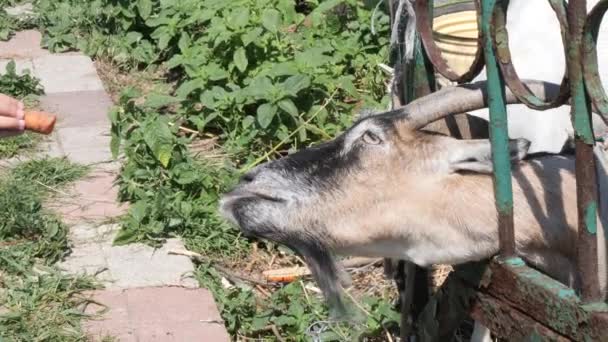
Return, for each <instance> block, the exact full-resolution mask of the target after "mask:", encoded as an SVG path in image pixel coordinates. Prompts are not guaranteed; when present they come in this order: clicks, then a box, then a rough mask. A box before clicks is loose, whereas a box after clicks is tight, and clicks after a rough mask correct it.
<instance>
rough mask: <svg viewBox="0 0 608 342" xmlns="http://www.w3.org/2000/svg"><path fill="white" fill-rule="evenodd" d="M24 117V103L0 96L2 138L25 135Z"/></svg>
mask: <svg viewBox="0 0 608 342" xmlns="http://www.w3.org/2000/svg"><path fill="white" fill-rule="evenodd" d="M24 117H25V113H24V111H23V102H21V101H18V100H16V99H14V98H12V97H10V96H7V95H4V94H0V138H2V137H10V136H13V135H18V134H21V133H23V131H24V129H25V120H24Z"/></svg>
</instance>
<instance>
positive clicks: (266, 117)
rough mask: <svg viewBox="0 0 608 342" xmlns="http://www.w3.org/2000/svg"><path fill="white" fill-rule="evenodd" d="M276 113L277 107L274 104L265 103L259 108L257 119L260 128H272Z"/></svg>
mask: <svg viewBox="0 0 608 342" xmlns="http://www.w3.org/2000/svg"><path fill="white" fill-rule="evenodd" d="M276 113H277V106H275V105H273V104H270V103H264V104H263V105H261V106H259V107H258V110H257V114H258V115H257V118H258V123H259V124H260V126H261V127H262V128H267V127H268V126H270V123H271V122H272V119H274V116H275V115H276Z"/></svg>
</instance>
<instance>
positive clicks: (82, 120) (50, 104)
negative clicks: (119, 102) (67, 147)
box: [0, 64, 113, 129]
mask: <svg viewBox="0 0 608 342" xmlns="http://www.w3.org/2000/svg"><path fill="white" fill-rule="evenodd" d="M1 65H2V64H0V66H1ZM40 106H41V107H42V108H44V110H46V111H48V112H50V113H55V114H56V115H57V124H56V127H86V126H100V125H101V126H103V127H104V128H106V129H109V126H110V120H109V119H108V111H109V110H110V108H111V107H112V106H113V103H112V99H110V97H109V96H108V94H107V93H106V92H105V91H103V90H95V91H77V92H62V93H53V94H48V95H44V96H42V97H41V98H40Z"/></svg>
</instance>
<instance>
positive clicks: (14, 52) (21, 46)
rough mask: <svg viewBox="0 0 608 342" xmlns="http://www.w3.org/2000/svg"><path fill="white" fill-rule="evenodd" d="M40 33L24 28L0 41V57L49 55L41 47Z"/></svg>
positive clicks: (17, 57)
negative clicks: (8, 38) (7, 39)
mask: <svg viewBox="0 0 608 342" xmlns="http://www.w3.org/2000/svg"><path fill="white" fill-rule="evenodd" d="M41 41H42V35H41V34H40V32H38V31H36V30H26V31H20V32H17V33H15V36H14V37H13V38H12V39H10V40H9V41H6V42H0V59H2V58H3V59H11V58H15V59H20V58H33V57H39V56H46V55H50V52H49V51H48V50H46V49H43V48H42V47H41Z"/></svg>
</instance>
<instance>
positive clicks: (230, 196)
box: [222, 189, 285, 203]
mask: <svg viewBox="0 0 608 342" xmlns="http://www.w3.org/2000/svg"><path fill="white" fill-rule="evenodd" d="M245 198H247V199H261V200H265V201H269V202H279V203H280V202H284V201H285V200H283V199H282V198H279V197H276V196H272V195H268V194H265V193H262V192H258V191H252V190H244V189H236V190H233V191H231V192H229V193H227V194H225V195H224V196H222V202H223V203H229V202H235V201H238V200H241V199H245Z"/></svg>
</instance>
